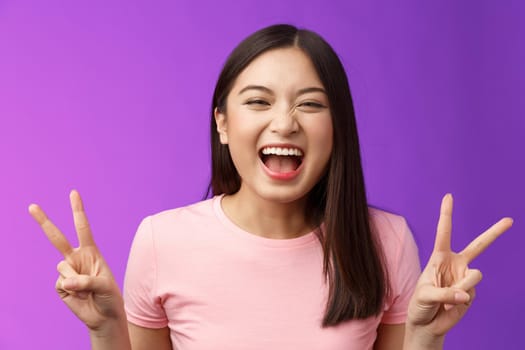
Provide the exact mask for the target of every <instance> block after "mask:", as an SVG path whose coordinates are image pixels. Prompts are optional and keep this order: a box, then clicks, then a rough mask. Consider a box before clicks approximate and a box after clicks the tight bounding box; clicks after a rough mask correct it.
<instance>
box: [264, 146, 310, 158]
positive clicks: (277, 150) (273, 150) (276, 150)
mask: <svg viewBox="0 0 525 350" xmlns="http://www.w3.org/2000/svg"><path fill="white" fill-rule="evenodd" d="M262 154H264V155H268V154H276V155H278V156H298V157H300V156H302V155H303V152H301V150H300V149H297V148H283V147H265V148H263V149H262Z"/></svg>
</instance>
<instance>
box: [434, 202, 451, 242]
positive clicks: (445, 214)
mask: <svg viewBox="0 0 525 350" xmlns="http://www.w3.org/2000/svg"><path fill="white" fill-rule="evenodd" d="M452 205H453V199H452V195H451V194H450V193H447V194H446V195H445V196H444V197H443V200H442V201H441V210H440V213H439V221H438V226H437V232H436V241H435V242H434V251H450V235H451V232H452Z"/></svg>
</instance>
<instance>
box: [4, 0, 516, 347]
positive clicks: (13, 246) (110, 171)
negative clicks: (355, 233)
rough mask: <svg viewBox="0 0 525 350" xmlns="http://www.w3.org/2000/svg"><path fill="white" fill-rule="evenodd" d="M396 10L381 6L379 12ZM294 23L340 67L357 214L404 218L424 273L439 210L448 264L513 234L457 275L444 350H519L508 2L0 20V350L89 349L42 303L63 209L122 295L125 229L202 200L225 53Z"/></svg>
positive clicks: (149, 7) (121, 6)
mask: <svg viewBox="0 0 525 350" xmlns="http://www.w3.org/2000/svg"><path fill="white" fill-rule="evenodd" d="M394 3H396V5H394ZM277 22H290V23H292V24H296V25H299V26H303V27H307V28H310V29H313V30H315V31H318V32H319V33H320V34H321V35H323V36H324V37H325V38H326V39H327V40H328V41H329V42H330V43H331V44H333V46H334V48H335V49H336V51H337V52H338V53H339V54H340V56H341V58H342V60H343V62H344V64H345V66H346V68H347V71H348V75H349V79H350V82H351V87H352V91H353V94H354V97H355V104H356V109H357V117H358V124H359V129H360V135H361V141H362V146H363V157H364V166H365V172H366V179H367V184H368V193H369V198H370V201H371V203H372V204H374V205H376V206H379V207H382V208H385V209H388V210H391V211H394V212H397V213H401V214H402V215H404V216H406V217H407V219H408V221H409V223H410V225H411V227H412V229H413V231H414V235H415V237H416V240H417V242H418V244H419V247H420V255H421V258H422V261H423V262H426V260H427V258H428V256H429V254H430V251H431V248H432V245H433V239H434V232H435V224H436V220H437V215H438V210H439V203H440V199H441V196H442V195H443V194H444V193H446V192H449V191H450V192H452V193H453V194H454V196H455V199H456V202H455V205H456V206H455V212H454V213H455V219H454V225H455V226H454V230H453V246H454V248H455V249H461V248H462V247H463V246H464V245H465V244H467V243H468V242H469V241H470V240H471V239H473V238H474V237H475V236H476V235H477V234H479V233H480V232H481V231H483V230H484V229H486V228H487V227H488V226H489V225H490V224H492V223H493V222H495V221H496V220H498V219H499V218H500V217H502V216H512V217H514V219H515V224H514V227H513V228H512V229H511V231H509V232H508V233H507V234H505V235H504V236H503V237H501V238H500V239H499V240H498V241H497V242H496V244H494V245H493V246H492V247H491V248H490V249H489V250H488V251H486V252H485V253H484V254H483V255H482V256H480V257H479V258H478V259H477V260H476V261H475V262H474V263H473V266H475V267H478V268H480V269H481V270H482V271H483V272H484V281H483V282H482V283H481V284H480V286H479V287H478V297H477V299H476V302H475V305H474V307H473V308H472V309H471V310H470V312H469V313H468V315H467V316H466V317H465V318H464V320H463V321H462V322H461V323H460V324H459V325H458V326H457V327H456V328H454V329H453V330H452V331H451V332H450V334H449V336H448V338H447V342H446V348H447V349H496V348H500V349H519V348H522V338H523V337H522V332H523V331H522V325H523V322H522V313H523V312H524V311H525V301H524V300H523V296H524V295H525V282H524V279H523V277H524V273H523V270H524V264H523V246H524V244H525V238H523V232H522V231H523V219H524V217H523V204H522V203H523V199H524V198H525V190H524V186H523V179H525V171H524V160H525V157H524V155H523V151H524V148H525V147H524V141H523V136H524V135H525V123H524V114H525V113H524V112H525V103H524V101H525V99H524V98H523V96H522V94H523V92H524V88H525V69H524V68H523V63H524V62H525V5H524V4H523V2H520V1H519V0H515V1H496V0H494V1H455V0H441V1H432V2H421V1H402V2H397V1H396V2H394V1H392V2H388V3H387V2H382V1H332V2H330V1H322V2H321V1H316V0H300V1H287V2H283V1H281V0H266V1H242V2H240V1H239V2H238V3H234V2H230V1H222V2H217V1H213V0H205V1H198V0H193V1H188V0H184V1H159V0H156V1H145V0H143V1H129V0H126V1H124V0H122V1H98V0H97V1H89V2H85V1H82V2H80V1H65V0H63V1H57V0H47V1H36V0H25V1H24V0H20V1H0V160H1V165H0V167H1V168H0V178H1V181H0V213H1V222H2V228H1V235H2V236H1V237H2V240H1V244H0V246H1V248H0V266H1V269H2V270H1V271H2V279H1V283H2V287H1V289H0V349H33V348H40V349H68V348H74V349H89V341H88V336H87V332H86V330H85V329H84V326H83V325H82V324H81V323H80V322H79V321H77V320H76V319H75V317H74V316H73V315H72V314H71V313H70V312H69V310H68V309H67V308H66V307H65V306H64V305H63V304H62V302H61V301H60V299H59V298H58V296H57V295H56V293H55V291H54V283H55V279H56V278H57V273H56V270H55V266H56V263H57V262H58V261H59V260H60V255H59V254H58V252H56V251H55V250H54V249H53V247H52V246H51V245H50V244H49V243H48V242H47V240H46V238H45V236H44V235H43V233H41V232H40V230H39V228H38V227H37V225H36V224H35V223H34V222H33V221H32V219H31V218H30V216H29V215H28V214H27V209H26V208H27V205H28V204H29V203H31V202H36V203H39V204H41V205H42V206H43V208H44V209H45V210H46V211H47V212H48V213H49V215H50V216H51V218H52V219H53V220H54V221H55V222H56V224H57V225H58V226H59V227H61V228H63V230H64V231H65V232H66V233H67V235H68V237H70V238H71V240H72V241H73V242H75V244H76V238H75V233H74V230H73V227H72V220H71V215H70V211H69V202H68V193H69V190H71V189H72V188H76V189H78V190H79V191H80V192H81V194H82V195H83V197H84V202H85V205H86V208H87V211H88V214H89V217H90V220H91V223H92V227H93V229H94V232H95V235H96V240H97V242H98V244H99V246H100V248H101V250H102V251H103V253H104V254H105V256H106V258H107V260H108V262H109V264H110V266H111V267H112V268H113V271H114V273H115V275H116V278H117V279H118V281H119V283H121V282H122V279H123V274H124V269H125V264H126V260H127V254H128V250H129V247H130V244H131V240H132V238H133V235H134V232H135V229H136V227H137V225H138V223H139V222H140V220H141V219H142V218H143V217H144V216H146V215H148V214H151V213H154V212H157V211H160V210H163V209H167V208H171V207H176V206H180V205H184V204H188V203H191V202H195V201H197V200H199V199H200V198H201V197H202V195H203V193H204V192H205V188H206V185H207V180H208V177H209V170H210V168H209V152H208V136H209V135H208V120H209V106H210V100H211V94H212V89H213V86H214V83H215V79H216V78H217V75H218V72H219V70H220V68H221V65H222V63H223V62H224V60H225V58H226V56H227V54H228V53H229V52H230V50H231V49H232V48H233V47H234V46H235V45H236V44H237V43H238V42H239V41H240V40H241V39H242V38H244V37H245V36H246V35H248V34H249V33H251V32H253V31H254V30H256V29H259V28H261V27H262V26H266V25H269V24H274V23H277Z"/></svg>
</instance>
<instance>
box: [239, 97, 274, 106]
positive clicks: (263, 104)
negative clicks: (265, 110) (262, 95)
mask: <svg viewBox="0 0 525 350" xmlns="http://www.w3.org/2000/svg"><path fill="white" fill-rule="evenodd" d="M244 104H245V105H262V106H269V105H270V104H269V103H268V102H267V101H265V100H259V99H256V100H249V101H246V102H245V103H244Z"/></svg>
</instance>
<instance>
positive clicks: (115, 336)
mask: <svg viewBox="0 0 525 350" xmlns="http://www.w3.org/2000/svg"><path fill="white" fill-rule="evenodd" d="M89 337H90V339H91V349H92V350H131V342H130V339H129V332H128V324H127V321H126V317H125V316H123V317H120V318H119V319H116V320H113V321H111V322H110V323H108V324H106V325H104V326H103V327H101V328H100V329H97V330H90V331H89Z"/></svg>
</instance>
